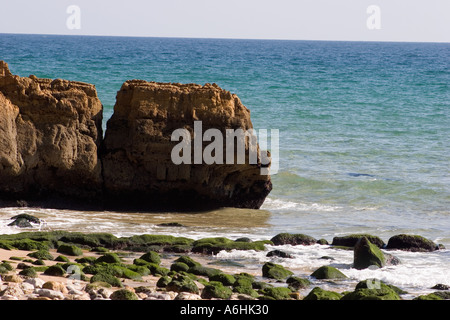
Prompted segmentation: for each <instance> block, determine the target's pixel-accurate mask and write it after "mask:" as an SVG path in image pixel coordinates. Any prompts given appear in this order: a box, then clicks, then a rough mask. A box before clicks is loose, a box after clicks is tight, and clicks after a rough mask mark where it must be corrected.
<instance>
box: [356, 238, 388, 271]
mask: <svg viewBox="0 0 450 320" xmlns="http://www.w3.org/2000/svg"><path fill="white" fill-rule="evenodd" d="M353 252H354V254H353V267H354V268H355V269H358V270H361V269H366V268H368V267H370V266H376V267H378V268H382V267H384V266H385V265H386V258H385V256H384V254H383V252H382V251H381V250H380V249H379V248H378V247H377V246H376V245H374V244H372V243H371V242H370V241H369V239H367V238H366V237H362V238H360V239H359V240H358V241H357V242H356V244H355V248H354V251H353Z"/></svg>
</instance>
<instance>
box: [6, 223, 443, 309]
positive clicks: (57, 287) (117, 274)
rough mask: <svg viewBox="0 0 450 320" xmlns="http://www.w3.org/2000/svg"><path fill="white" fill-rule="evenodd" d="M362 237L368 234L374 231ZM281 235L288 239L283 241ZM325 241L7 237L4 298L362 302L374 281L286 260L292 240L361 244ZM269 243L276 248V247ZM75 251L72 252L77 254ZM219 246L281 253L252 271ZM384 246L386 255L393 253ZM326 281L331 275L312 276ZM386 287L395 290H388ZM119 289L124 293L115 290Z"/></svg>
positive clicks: (398, 296) (305, 239) (307, 240)
mask: <svg viewBox="0 0 450 320" xmlns="http://www.w3.org/2000/svg"><path fill="white" fill-rule="evenodd" d="M358 237H359V238H361V237H364V238H367V237H370V235H358ZM376 238H377V237H376V236H373V238H370V239H371V240H372V241H373V242H376ZM280 239H284V240H282V242H280ZM341 240H342V239H341ZM347 240H348V238H347ZM352 241H353V240H352ZM317 242H318V240H316V239H313V238H312V237H309V236H306V235H299V234H297V235H292V234H280V235H277V236H275V237H273V238H272V239H270V240H264V241H251V240H249V239H238V241H233V240H230V239H226V238H221V237H220V238H219V237H217V238H203V239H199V240H192V239H189V238H184V237H174V236H170V235H165V236H164V235H140V236H132V237H128V238H127V237H123V238H117V237H115V236H113V235H111V234H107V233H79V232H66V231H48V232H28V233H18V234H12V235H0V248H1V249H0V261H1V264H0V271H2V274H1V278H2V282H0V283H1V284H0V287H1V290H0V299H2V300H9V299H11V300H28V299H38V300H39V299H46V300H48V299H50V300H95V299H100V300H104V299H111V300H126V299H129V298H132V299H137V300H179V299H182V300H184V299H186V300H211V299H213V300H214V299H223V300H341V299H343V297H347V298H344V299H343V300H346V299H349V298H352V297H353V298H352V300H360V299H359V298H356V297H355V296H352V295H350V293H352V292H353V294H354V295H355V292H360V293H361V292H362V291H361V289H357V287H358V286H359V287H361V285H364V283H367V280H363V281H359V282H358V281H357V280H354V279H353V280H351V281H350V280H349V279H348V278H347V277H346V276H345V275H344V277H341V276H340V275H339V276H336V275H334V276H331V277H330V278H328V280H327V278H319V276H317V274H316V275H315V276H313V274H314V273H315V272H316V271H317V270H316V271H314V273H313V274H311V276H310V277H301V276H299V274H298V272H297V271H298V270H295V269H292V270H290V268H289V267H283V266H282V265H281V264H279V262H280V261H282V260H283V259H287V260H288V259H289V252H288V251H286V250H284V248H286V246H288V247H289V246H292V247H296V246H305V247H306V246H320V247H321V246H324V248H328V247H329V248H330V249H334V250H333V251H335V250H338V251H341V250H345V251H342V252H346V253H348V251H349V250H354V248H352V247H350V246H344V245H343V244H345V242H342V243H341V244H340V245H338V244H334V245H333V244H331V245H330V244H328V243H326V244H325V243H324V242H323V240H321V242H322V244H320V242H319V243H317ZM347 244H349V243H348V242H347ZM350 244H351V243H350ZM8 246H9V247H8ZM64 246H66V247H68V248H72V249H70V250H74V251H75V253H73V252H72V254H77V255H73V256H72V255H69V254H65V253H62V252H61V251H63V249H62V248H64ZM18 248H20V249H22V250H18ZM268 248H269V249H275V250H270V251H268V250H269V249H268ZM277 248H278V249H279V250H277ZM8 249H9V250H8ZM39 249H40V250H39ZM66 250H69V249H67V248H66ZM70 250H69V251H66V252H69V253H70ZM80 250H81V251H80ZM440 250H442V248H440ZM33 252H34V253H35V252H41V253H40V254H43V253H45V252H46V253H49V254H50V256H51V259H50V257H47V258H46V259H45V258H43V259H41V260H42V261H40V262H39V263H43V264H44V265H36V263H38V262H36V260H39V259H38V257H39V256H36V255H35V258H32V257H30V256H29V255H30V254H33ZM150 252H151V254H150ZM219 252H222V253H223V252H225V253H226V252H235V253H236V252H263V253H264V254H265V253H267V254H268V253H269V252H270V253H271V255H272V256H271V257H273V258H274V259H273V260H272V259H271V260H270V261H271V262H266V263H263V264H259V265H257V266H256V267H254V268H251V269H249V268H247V267H246V266H245V265H242V264H241V262H242V261H240V259H239V258H225V259H218V258H217V257H218V256H220V255H218V253H219ZM335 252H337V251H335ZM384 252H385V254H386V253H387V252H388V251H384ZM419 254H420V253H419ZM61 255H63V256H65V257H66V258H65V259H64V261H55V258H57V257H59V256H61ZM222 255H223V254H222ZM44 257H45V256H44ZM149 257H150V258H149ZM187 257H188V258H187ZM225 257H226V254H225ZM323 258H324V260H323V266H327V267H330V269H331V265H332V263H331V261H332V260H327V259H326V258H325V257H323ZM58 259H63V258H58ZM79 259H82V260H79ZM152 259H154V260H152ZM77 260H78V261H77ZM180 260H181V261H180ZM5 261H6V262H5ZM54 265H56V266H59V267H58V268H56V269H59V272H60V273H58V274H57V275H52V274H49V273H48V271H45V269H46V270H48V269H51V268H49V267H51V266H54ZM2 266H3V269H2V268H1V267H2ZM71 266H72V267H71ZM305 267H307V266H305ZM5 268H6V270H5ZM27 268H28V269H34V270H35V271H36V274H35V275H32V276H30V275H28V276H25V275H23V274H26V273H25V271H24V270H25V269H27ZM70 268H72V269H74V268H75V269H76V268H78V269H77V270H80V271H81V273H75V275H76V276H73V274H72V275H71V274H69V273H68V272H70V270H71V269H70ZM321 268H322V267H321ZM306 269H307V268H306ZM319 269H320V268H319ZM61 270H62V271H61ZM57 271H58V270H57ZM333 272H334V271H333ZM19 273H22V275H19ZM33 277H36V278H33ZM74 277H75V278H74ZM95 277H97V278H99V279H102V281H100V282H105V281H106V282H109V285H107V284H104V283H103V284H100V283H99V282H98V281H93V280H91V279H92V278H94V280H95V279H96V278H95ZM316 277H317V279H315V278H316ZM33 279H41V280H33ZM318 279H324V280H322V281H321V282H320V281H311V280H318ZM74 280H75V282H74ZM372 280H373V279H372ZM372 280H371V281H372ZM340 281H341V282H343V283H348V286H349V290H345V291H343V290H342V289H341V288H340V287H339V286H334V285H333V283H339V282H340ZM36 282H37V284H36ZM91 282H94V284H92V283H91ZM163 282H164V284H163ZM350 283H352V284H351V285H349V284H350ZM356 283H357V284H356ZM44 284H45V285H44ZM75 284H76V286H75ZM355 284H356V286H355ZM378 284H379V286H380V287H379V291H380V292H379V295H378V296H374V297H372V298H376V299H377V300H380V299H381V300H412V299H443V298H445V299H450V292H449V291H448V287H447V288H446V290H438V289H433V290H430V291H432V292H430V294H422V295H414V294H413V295H411V294H409V293H405V292H403V291H402V290H401V289H400V288H397V287H394V286H389V284H388V283H386V284H385V283H383V282H379V283H378ZM441 285H442V284H441ZM444 285H447V286H448V285H449V284H444ZM31 286H33V287H31ZM42 286H44V288H42ZM386 286H389V288H395V289H392V290H394V293H395V294H394V293H392V292H391V289H389V288H388V287H386ZM49 288H51V289H49ZM436 288H437V287H436ZM444 288H445V287H444ZM43 289H46V290H43ZM430 289H431V288H430ZM49 290H50V291H51V292H49ZM358 290H359V291H358ZM383 290H385V291H386V290H387V293H386V292H384V291H383ZM115 291H119V293H117V294H115V295H113V293H114V292H115ZM58 292H59V293H58ZM129 292H131V293H129ZM436 292H438V294H436ZM120 294H122V295H120ZM128 295H129V296H128ZM360 298H361V297H360Z"/></svg>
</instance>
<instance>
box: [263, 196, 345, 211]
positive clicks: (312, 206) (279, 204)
mask: <svg viewBox="0 0 450 320" xmlns="http://www.w3.org/2000/svg"><path fill="white" fill-rule="evenodd" d="M261 209H265V210H286V209H295V210H298V211H336V210H338V209H342V207H339V206H330V205H324V204H319V203H298V202H294V201H288V200H282V199H271V198H266V201H264V204H263V206H262V207H261Z"/></svg>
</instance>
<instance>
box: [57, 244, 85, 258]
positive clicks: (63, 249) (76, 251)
mask: <svg viewBox="0 0 450 320" xmlns="http://www.w3.org/2000/svg"><path fill="white" fill-rule="evenodd" d="M56 252H58V253H63V254H66V255H68V256H82V255H83V250H81V249H80V248H79V247H77V246H75V245H71V244H62V245H60V246H59V247H58V249H57V250H56Z"/></svg>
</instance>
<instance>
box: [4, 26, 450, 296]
mask: <svg viewBox="0 0 450 320" xmlns="http://www.w3.org/2000/svg"><path fill="white" fill-rule="evenodd" d="M0 60H5V61H6V62H7V63H8V64H9V67H10V69H11V72H12V73H13V74H17V75H20V76H29V75H31V74H34V75H36V76H37V77H41V78H63V79H68V80H76V81H83V82H88V83H92V84H95V86H96V88H97V91H98V95H99V98H100V100H101V101H102V103H103V106H104V127H105V128H106V121H107V120H108V119H109V117H110V116H111V115H112V112H113V106H114V103H115V97H116V93H117V91H118V90H119V89H120V87H121V85H122V83H123V82H124V81H126V80H129V79H143V80H147V81H158V82H179V83H199V84H204V83H217V84H218V85H219V86H220V87H222V88H224V89H226V90H229V91H231V92H232V93H236V94H237V95H238V96H239V98H240V99H241V100H242V102H243V104H244V105H245V106H246V107H247V108H249V109H250V111H251V118H252V123H253V125H254V127H255V129H257V130H258V129H269V130H270V129H278V130H279V133H280V138H279V144H280V150H279V152H280V162H279V171H278V173H277V174H275V175H273V176H272V181H273V190H272V192H271V193H270V195H269V196H268V198H267V199H266V201H265V203H264V204H263V206H262V208H261V209H260V210H247V209H231V208H224V209H220V210H215V211H211V212H198V213H190V214H186V213H177V212H169V213H151V214H150V213H145V212H142V213H121V212H77V211H71V210H52V209H38V208H20V209H18V208H2V209H0V233H17V232H20V231H22V230H19V229H16V228H13V227H8V226H7V224H8V223H9V221H8V220H9V218H10V217H11V216H13V215H15V214H17V213H22V212H26V213H32V214H34V215H35V216H37V217H40V218H43V219H45V221H46V225H45V226H44V227H45V228H48V229H53V230H56V229H62V230H71V231H92V232H94V231H95V232H97V231H102V232H110V233H113V234H115V235H117V236H129V235H133V234H142V233H153V234H158V233H160V234H168V233H170V234H174V235H183V236H187V237H191V238H201V237H206V236H208V237H211V236H227V237H229V238H238V237H242V236H246V237H250V238H252V239H270V238H271V237H272V236H274V235H276V234H277V233H280V232H290V233H304V234H308V235H311V236H313V237H315V238H317V239H319V238H324V239H327V240H328V241H329V242H330V243H331V241H332V239H333V237H334V236H341V235H346V234H351V233H370V234H373V235H377V236H379V237H381V238H382V239H383V240H384V241H385V242H387V241H388V239H389V238H390V237H391V236H393V235H396V234H400V233H408V234H418V235H422V236H424V237H426V238H429V239H431V240H433V241H435V242H436V243H441V244H443V245H444V246H446V247H447V248H449V249H450V88H449V86H450V44H449V43H389V42H327V41H281V40H280V41H278V40H233V39H185V38H133V37H91V36H51V35H13V34H0ZM162 222H179V223H182V224H183V225H185V227H179V228H169V227H161V226H158V224H160V223H162ZM449 249H447V250H439V251H436V252H432V253H409V252H400V251H398V252H397V251H396V252H394V255H398V256H399V258H400V259H401V261H402V264H401V265H399V266H392V267H388V268H382V269H379V270H355V269H353V268H351V263H352V258H353V256H352V252H334V251H336V250H333V251H331V250H330V249H329V248H328V247H327V246H325V247H324V246H319V245H317V246H311V247H303V246H299V247H291V246H286V247H285V248H284V250H286V251H289V252H291V253H292V254H293V255H294V257H295V258H294V259H290V260H289V261H285V260H286V259H284V260H283V261H282V260H279V261H278V262H279V263H281V264H285V265H286V266H288V267H290V268H293V269H295V268H297V272H298V274H305V275H306V274H309V273H311V272H310V271H311V270H313V269H314V268H316V267H318V266H320V265H321V264H323V260H320V259H318V258H317V257H318V256H320V255H322V256H323V255H330V254H331V253H332V254H334V255H335V260H333V265H335V266H337V267H338V268H339V269H341V271H342V272H344V273H345V274H347V275H348V276H350V278H351V279H352V280H354V281H357V280H358V279H361V280H362V279H366V278H368V277H375V276H376V277H378V278H379V279H381V280H385V281H387V282H389V283H392V284H394V285H398V286H400V287H402V288H405V289H406V290H409V291H411V292H428V291H430V290H429V288H430V287H431V286H433V285H435V284H437V283H444V284H447V285H450V274H449V272H448V270H449V267H450V250H449ZM217 259H225V260H227V259H234V260H238V261H242V262H243V264H244V265H248V266H250V265H253V266H256V265H258V264H259V263H261V262H262V261H267V260H268V259H269V258H267V257H265V255H264V253H258V252H246V251H244V252H229V253H225V252H222V253H220V254H219V255H218V256H217ZM244 262H245V263H244ZM330 285H331V284H330Z"/></svg>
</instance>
